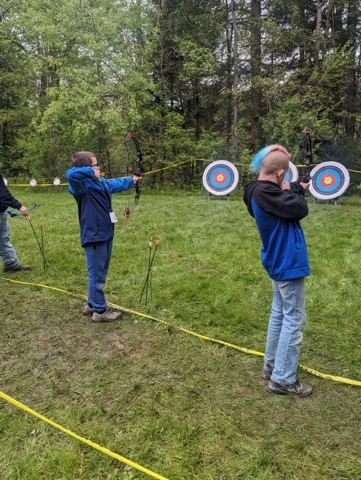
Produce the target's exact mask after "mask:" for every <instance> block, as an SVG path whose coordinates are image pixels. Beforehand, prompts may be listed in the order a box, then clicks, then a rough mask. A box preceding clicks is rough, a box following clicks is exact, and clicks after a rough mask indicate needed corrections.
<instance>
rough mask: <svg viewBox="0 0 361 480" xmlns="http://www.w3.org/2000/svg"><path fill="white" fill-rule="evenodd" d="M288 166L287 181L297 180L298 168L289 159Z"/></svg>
mask: <svg viewBox="0 0 361 480" xmlns="http://www.w3.org/2000/svg"><path fill="white" fill-rule="evenodd" d="M289 165H290V168H289V169H288V171H289V174H290V179H289V180H288V182H289V183H291V182H297V180H298V170H297V167H296V165H295V164H294V163H292V162H291V161H290V162H289Z"/></svg>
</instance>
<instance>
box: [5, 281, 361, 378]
mask: <svg viewBox="0 0 361 480" xmlns="http://www.w3.org/2000/svg"><path fill="white" fill-rule="evenodd" d="M0 280H5V281H7V282H11V283H18V284H21V285H29V286H33V287H41V288H47V289H50V290H55V291H57V292H61V293H65V294H66V295H70V296H73V297H77V298H83V299H85V300H86V299H87V296H86V295H82V294H79V293H73V292H69V291H67V290H62V289H60V288H57V287H51V286H48V285H42V284H38V283H30V282H21V281H19V280H10V279H8V278H5V277H0ZM108 305H109V306H111V307H113V308H116V309H117V310H122V311H123V312H128V313H131V314H133V315H137V316H139V317H143V318H148V319H149V320H154V321H155V322H158V323H162V324H163V325H167V326H169V327H172V328H175V329H177V330H180V331H182V332H185V333H188V334H190V335H193V336H194V337H197V338H200V339H201V340H207V341H210V342H213V343H217V344H219V345H223V346H226V347H229V348H233V349H234V350H238V351H240V352H244V353H249V354H250V355H258V356H262V357H263V356H264V353H262V352H257V351H256V350H250V349H249V348H245V347H240V346H238V345H234V344H232V343H228V342H224V341H223V340H218V339H215V338H211V337H207V336H205V335H201V334H199V333H196V332H193V331H192V330H188V329H186V328H183V327H179V326H178V325H173V324H172V323H169V322H167V321H165V320H160V319H158V318H156V317H152V316H151V315H147V314H146V313H141V312H137V311H135V310H130V309H129V308H124V307H121V306H119V305H117V304H115V303H110V302H108ZM299 367H300V368H302V369H303V370H305V371H307V372H309V373H311V374H312V375H315V376H317V377H321V378H324V379H327V380H333V381H334V382H340V383H345V384H348V385H353V386H357V387H361V381H358V380H351V379H349V378H345V377H338V376H336V375H329V374H327V373H322V372H319V371H317V370H314V369H313V368H309V367H305V366H304V365H299Z"/></svg>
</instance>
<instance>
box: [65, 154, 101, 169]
mask: <svg viewBox="0 0 361 480" xmlns="http://www.w3.org/2000/svg"><path fill="white" fill-rule="evenodd" d="M93 158H97V156H96V155H95V153H93V152H76V153H74V154H73V155H72V157H71V159H70V161H71V163H72V164H73V166H74V167H90V166H91V165H92V163H93Z"/></svg>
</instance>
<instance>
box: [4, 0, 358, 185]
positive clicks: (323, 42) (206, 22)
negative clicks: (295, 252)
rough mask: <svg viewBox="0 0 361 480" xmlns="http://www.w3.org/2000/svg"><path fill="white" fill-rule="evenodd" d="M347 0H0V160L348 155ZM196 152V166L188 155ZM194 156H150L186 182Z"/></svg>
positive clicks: (24, 172)
mask: <svg viewBox="0 0 361 480" xmlns="http://www.w3.org/2000/svg"><path fill="white" fill-rule="evenodd" d="M359 73H360V2H358V1H356V0H350V1H341V0H313V1H311V0H306V1H300V0H272V1H271V0H197V1H195V0H57V1H56V2H55V1H53V0H32V1H31V2H29V1H27V0H3V1H2V4H1V6H0V169H1V170H2V171H3V172H6V175H7V176H8V177H17V178H22V177H24V176H29V175H32V176H33V175H40V176H42V177H52V176H64V172H65V170H66V168H68V166H69V158H70V156H71V154H72V153H73V152H74V151H77V150H91V151H94V152H95V153H96V154H97V156H98V159H99V161H100V163H101V164H102V165H103V168H104V171H105V173H106V174H107V175H110V176H111V175H118V174H126V173H131V172H132V169H133V164H134V159H135V152H134V151H133V146H132V145H131V144H130V143H129V141H127V134H128V132H130V131H132V132H133V133H134V135H135V136H136V137H137V138H138V141H139V143H140V144H141V146H142V149H143V154H144V159H145V162H146V168H147V169H149V170H152V169H153V170H157V169H161V168H162V167H164V166H167V165H170V164H173V163H179V162H183V161H185V160H187V159H200V160H202V161H213V160H219V159H226V160H229V161H232V162H235V163H237V165H239V168H240V170H241V171H243V172H244V173H245V174H246V172H247V167H246V166H247V164H249V161H250V158H251V157H252V155H253V154H254V153H255V151H257V150H258V149H259V148H261V147H263V146H265V145H267V144H270V143H282V144H283V145H285V146H286V147H287V148H288V149H289V151H291V152H292V155H293V156H292V159H293V161H294V163H300V162H302V153H301V152H300V150H299V148H298V143H299V140H300V138H301V136H302V131H303V129H304V128H305V127H307V128H308V129H309V131H310V132H311V136H312V140H313V152H314V161H324V160H334V161H338V162H340V163H343V164H344V165H345V166H346V167H348V168H357V167H360V165H361V162H360V160H359V153H360V133H361V130H360V128H361V127H360V113H361V112H360V101H359V82H360V80H359V78H360V75H359ZM194 165H196V166H194ZM202 165H203V163H202V162H198V163H192V162H189V163H188V162H186V163H184V165H183V166H182V167H181V168H178V169H173V170H169V171H168V173H167V174H165V173H164V171H162V170H160V171H158V173H156V174H154V175H152V182H153V183H154V184H162V183H164V182H168V183H171V184H173V185H189V184H191V183H192V181H193V179H194V174H195V173H196V171H198V173H199V172H200V171H201V170H202Z"/></svg>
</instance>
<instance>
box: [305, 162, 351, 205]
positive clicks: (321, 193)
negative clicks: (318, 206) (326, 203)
mask: <svg viewBox="0 0 361 480" xmlns="http://www.w3.org/2000/svg"><path fill="white" fill-rule="evenodd" d="M311 179H312V180H311V183H310V187H309V190H310V192H311V194H312V195H313V196H314V197H315V198H319V199H320V200H332V199H333V198H337V197H339V196H341V195H342V194H343V193H345V191H346V190H347V188H348V186H349V184H350V174H349V173H348V170H347V169H346V168H345V167H344V166H343V165H342V164H341V163H338V162H323V163H321V164H320V165H317V166H316V167H315V168H313V169H312V171H311Z"/></svg>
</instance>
